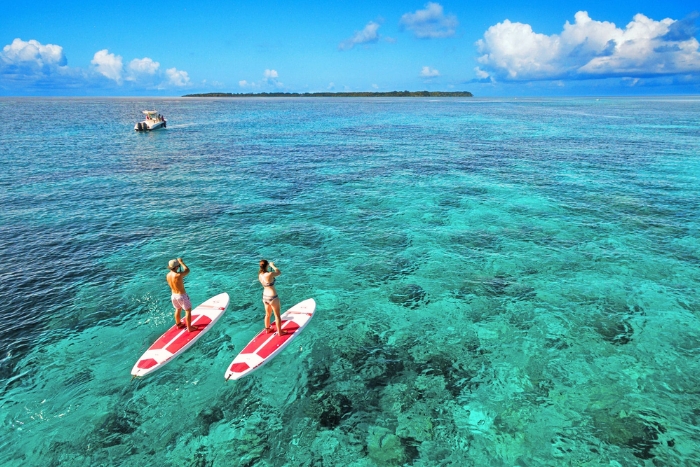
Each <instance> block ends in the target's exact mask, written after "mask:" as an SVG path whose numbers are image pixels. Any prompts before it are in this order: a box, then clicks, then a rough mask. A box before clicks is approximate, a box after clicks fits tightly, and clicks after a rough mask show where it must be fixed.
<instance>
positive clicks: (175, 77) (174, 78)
mask: <svg viewBox="0 0 700 467" xmlns="http://www.w3.org/2000/svg"><path fill="white" fill-rule="evenodd" d="M165 74H166V76H167V77H168V83H169V84H172V85H173V86H187V85H188V84H190V77H189V75H188V74H187V72H186V71H182V70H178V69H177V68H168V69H167V70H165Z"/></svg>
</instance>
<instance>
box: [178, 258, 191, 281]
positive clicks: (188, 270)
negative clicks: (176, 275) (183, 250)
mask: <svg viewBox="0 0 700 467" xmlns="http://www.w3.org/2000/svg"><path fill="white" fill-rule="evenodd" d="M177 262H178V263H180V266H182V272H180V275H181V276H182V277H185V276H186V275H187V274H189V273H190V268H188V267H187V265H186V264H185V263H184V262H183V261H182V258H178V259H177Z"/></svg>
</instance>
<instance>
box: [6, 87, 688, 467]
mask: <svg viewBox="0 0 700 467" xmlns="http://www.w3.org/2000/svg"><path fill="white" fill-rule="evenodd" d="M151 107H157V109H158V110H159V111H160V112H162V113H163V114H164V115H166V117H168V119H169V124H168V129H167V130H164V131H159V132H153V133H148V134H138V133H136V132H134V131H133V130H132V128H133V124H134V122H135V121H136V120H137V119H138V118H139V117H140V111H141V110H143V109H146V108H151ZM27 117H30V118H29V119H27ZM0 121H2V122H3V125H2V127H0V148H2V149H1V150H0V163H2V167H3V169H4V176H3V177H1V178H0V208H1V209H0V264H2V269H0V294H1V297H2V303H3V316H4V317H5V320H6V325H7V328H6V332H5V333H3V334H2V335H0V352H1V353H0V355H1V358H2V360H1V362H0V377H1V378H2V379H1V383H2V386H1V387H2V391H1V392H0V408H1V409H2V410H1V411H0V424H1V425H0V426H1V427H2V428H1V429H2V436H0V463H1V464H2V465H8V466H26V465H42V466H44V465H75V466H96V465H125V466H127V465H128V466H130V465H133V466H143V465H163V466H167V465H172V466H182V465H193V466H228V465H248V466H268V465H269V466H282V465H289V466H297V465H301V466H320V465H327V466H336V465H348V466H358V467H359V466H373V465H379V466H393V465H415V466H435V465H444V466H469V465H474V466H481V465H490V466H514V465H519V466H534V465H547V466H548V465H606V466H608V465H611V466H628V465H657V466H658V465H688V466H693V465H700V448H698V446H700V429H699V428H698V427H699V426H700V393H699V392H698V389H697V388H698V386H699V384H700V362H699V361H698V358H697V355H698V350H700V319H699V318H700V299H698V288H699V285H700V231H699V226H700V216H698V212H700V211H699V208H700V206H699V205H700V184H699V183H698V182H699V181H700V180H699V179H700V99H696V98H683V99H607V98H606V99H600V100H597V99H576V100H573V99H571V100H570V99H553V100H534V99H533V100H517V101H514V100H480V99H470V100H464V99H446V100H437V101H435V100H430V101H428V100H421V99H347V100H345V99H314V100H312V99H306V100H304V99H272V100H265V99H253V100H233V99H229V100H227V99H223V100H197V99H163V100H150V99H104V100H100V99H0ZM210 122H215V124H214V125H208V124H207V123H210ZM176 256H182V257H183V258H184V259H185V261H186V262H187V264H188V265H189V266H190V267H191V269H192V274H191V275H190V276H189V277H188V278H187V281H186V285H187V289H188V291H189V293H190V297H191V298H192V301H193V303H201V302H202V301H204V300H205V299H206V298H208V297H210V296H212V295H214V294H216V293H219V292H222V291H226V292H228V293H229V294H230V296H231V305H230V307H229V310H228V311H227V312H226V314H225V315H224V316H223V318H222V319H221V320H220V321H219V322H218V323H217V324H216V326H215V327H214V328H213V329H212V330H211V331H210V332H209V333H208V334H207V335H206V336H204V337H203V338H202V339H201V340H200V341H199V342H198V343H197V344H196V345H195V346H194V347H192V348H191V349H190V350H188V351H187V353H185V354H184V355H182V356H180V357H179V358H178V359H176V360H175V361H174V362H172V363H170V364H169V365H168V366H166V367H165V368H163V369H162V370H160V371H158V372H156V373H154V374H152V375H149V376H148V377H146V378H144V379H142V380H136V381H130V375H129V372H130V369H131V367H132V366H133V364H134V362H135V361H136V360H137V359H138V357H139V356H140V355H141V354H142V353H143V351H144V350H145V349H146V348H147V347H148V345H150V343H151V342H152V341H153V340H154V339H155V338H157V337H158V336H159V335H160V334H161V333H162V332H163V331H164V330H165V329H166V328H167V327H168V326H169V325H170V321H171V320H172V310H171V308H170V304H169V293H168V290H167V286H166V284H165V280H164V276H165V273H166V272H167V270H166V269H165V266H166V264H167V261H168V260H169V259H171V258H173V257H176ZM262 257H265V258H268V259H271V260H274V261H275V263H276V264H277V265H278V266H279V267H280V268H281V269H282V271H283V275H282V277H280V278H279V282H278V292H279V294H280V297H281V299H282V306H283V308H288V307H290V306H291V305H293V304H294V303H297V302H299V301H301V300H303V299H306V298H309V297H313V298H315V299H316V302H317V304H318V313H317V316H316V317H315V318H314V320H313V321H312V322H311V324H310V325H309V326H308V328H307V329H306V330H305V331H304V332H303V334H301V335H300V336H299V337H298V338H297V340H296V341H295V343H294V344H293V345H292V346H290V347H289V348H287V349H286V350H285V351H284V352H283V353H282V354H280V355H279V356H278V357H276V358H275V360H274V361H273V362H271V363H270V364H268V365H266V366H265V367H264V368H263V369H261V370H260V371H258V372H257V373H255V374H254V375H252V376H250V377H248V378H246V379H243V380H241V381H238V382H235V383H234V382H229V383H225V382H224V378H223V375H224V371H225V369H226V367H227V365H228V364H229V363H230V361H231V360H232V359H233V357H234V356H235V355H236V353H237V352H238V351H240V350H241V349H242V348H243V346H244V345H245V344H246V343H247V342H248V341H249V340H250V339H251V338H252V337H253V336H254V335H255V333H256V332H257V331H258V330H259V329H260V327H261V326H262V317H263V316H262V315H263V310H262V304H261V302H260V296H261V288H260V286H259V284H258V283H257V281H256V271H257V261H258V260H259V259H260V258H262Z"/></svg>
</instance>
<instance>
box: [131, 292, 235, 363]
mask: <svg viewBox="0 0 700 467" xmlns="http://www.w3.org/2000/svg"><path fill="white" fill-rule="evenodd" d="M228 303H229V296H228V294H227V293H222V294H219V295H216V296H214V297H212V298H210V299H209V300H207V301H206V302H204V303H202V304H201V305H199V306H198V307H197V308H195V309H194V310H192V326H196V327H197V330H196V331H192V332H189V331H188V330H187V328H186V327H184V326H183V327H181V328H180V327H177V326H176V325H174V324H173V326H172V327H171V328H170V329H168V330H167V331H165V333H164V334H163V335H162V336H160V337H159V338H158V339H156V341H155V342H154V343H153V345H151V346H150V347H149V348H148V350H146V352H145V353H144V354H143V355H142V356H141V358H139V360H138V361H137V362H136V364H135V365H134V367H133V368H132V369H131V374H132V375H133V376H145V375H147V374H148V373H151V372H153V371H155V370H157V369H159V368H161V367H163V366H164V365H165V364H166V363H168V362H170V361H172V360H173V359H174V358H175V357H177V356H178V355H180V354H181V353H183V352H184V351H185V350H187V349H188V348H190V347H191V346H192V345H193V344H194V343H195V342H196V341H197V340H198V339H199V338H200V337H202V336H203V335H204V334H205V333H206V332H207V331H208V330H209V329H211V328H212V326H214V323H216V321H217V320H218V319H219V318H221V316H222V315H223V314H224V312H225V311H226V308H228ZM182 314H183V315H184V312H183V313H182ZM181 323H182V324H183V325H184V324H185V318H184V317H183V318H182V320H181Z"/></svg>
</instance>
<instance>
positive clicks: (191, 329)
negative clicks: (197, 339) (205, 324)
mask: <svg viewBox="0 0 700 467" xmlns="http://www.w3.org/2000/svg"><path fill="white" fill-rule="evenodd" d="M187 330H188V331H189V332H194V331H199V328H198V327H197V326H192V327H191V328H187Z"/></svg>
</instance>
